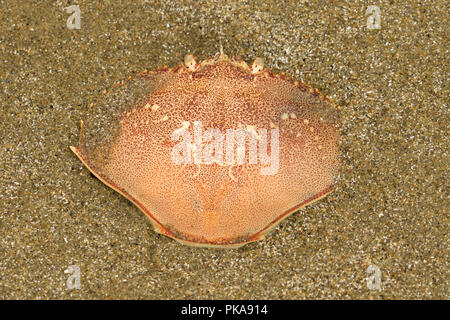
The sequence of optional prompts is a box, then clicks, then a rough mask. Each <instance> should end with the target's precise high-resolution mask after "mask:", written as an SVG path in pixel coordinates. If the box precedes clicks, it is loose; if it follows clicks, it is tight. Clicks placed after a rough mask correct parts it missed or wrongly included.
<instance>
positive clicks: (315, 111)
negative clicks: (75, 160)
mask: <svg viewBox="0 0 450 320" xmlns="http://www.w3.org/2000/svg"><path fill="white" fill-rule="evenodd" d="M338 109H339V108H338V107H336V106H335V105H334V104H333V103H332V102H331V101H330V100H329V99H328V98H327V97H324V96H322V95H321V94H320V93H319V92H318V91H317V90H315V89H312V88H311V87H310V86H308V85H306V84H305V83H303V82H298V81H295V80H294V79H291V78H289V77H287V76H284V75H276V74H273V73H272V72H271V71H270V70H268V69H267V68H265V69H264V68H263V62H262V60H261V59H259V58H258V59H256V60H255V63H254V64H253V65H252V66H248V65H247V64H246V63H245V62H244V61H242V60H240V59H229V58H228V57H227V56H226V55H224V54H218V55H216V57H215V58H213V59H207V60H205V61H203V62H202V63H200V64H198V63H197V62H196V61H195V59H194V58H193V57H192V56H187V57H186V59H185V63H184V64H180V65H178V66H177V67H176V68H173V69H169V68H167V67H165V68H163V69H159V70H155V71H150V72H149V71H145V72H143V73H141V74H139V75H138V76H136V77H134V78H128V79H127V80H126V81H124V82H122V83H117V84H116V85H115V86H114V87H113V88H112V89H111V90H109V91H104V92H103V94H102V96H101V97H100V98H99V99H98V101H97V102H96V103H93V104H91V107H90V111H89V115H88V117H87V119H86V120H84V121H82V124H81V133H80V140H79V145H78V146H77V147H71V149H72V150H73V152H75V154H76V155H77V156H78V157H79V158H80V160H81V161H82V162H83V163H84V165H85V166H86V167H87V168H88V169H89V170H90V171H91V172H92V173H93V174H94V175H95V176H97V177H98V178H99V179H100V180H101V181H103V182H104V183H105V184H106V185H108V186H109V187H111V188H113V189H114V190H116V191H118V192H119V193H121V194H122V195H123V196H125V197H126V198H128V199H129V200H130V201H132V202H133V203H134V204H135V205H136V206H137V207H138V208H139V209H141V210H142V211H143V212H144V213H145V214H146V215H147V216H148V217H149V218H150V221H151V223H152V224H153V226H154V227H155V229H156V231H157V232H159V233H161V234H164V235H166V236H169V237H171V238H173V239H175V240H177V241H179V242H181V243H184V244H188V245H195V246H214V247H237V246H241V245H243V244H246V243H249V242H253V241H256V240H260V239H262V238H263V236H264V235H265V234H266V233H267V232H268V231H269V230H270V229H271V228H273V227H274V226H275V225H276V224H277V223H279V222H280V221H281V220H282V219H284V218H286V217H287V216H289V215H290V214H291V213H293V212H295V211H296V210H297V209H299V208H300V207H302V206H304V205H306V204H309V203H311V202H313V201H316V200H318V199H320V198H321V197H323V196H325V195H327V194H328V193H329V192H331V191H332V190H333V187H334V185H335V183H336V179H337V176H338V167H339V160H338V146H337V145H338V138H339V115H338V113H339V112H338V111H339V110H338ZM194 123H197V124H198V123H201V125H202V128H203V131H206V130H207V129H210V128H214V129H217V130H219V131H220V132H223V133H224V136H225V132H226V130H227V129H237V128H242V129H244V130H247V131H248V132H249V134H250V135H254V136H255V137H256V138H257V141H259V140H260V137H259V136H258V135H259V132H260V131H259V129H266V130H267V132H268V135H270V132H274V131H273V130H277V132H278V140H277V142H278V168H277V170H276V172H275V173H273V174H262V168H264V167H266V168H267V166H268V164H267V162H266V163H264V164H263V163H261V162H258V163H256V164H255V163H254V162H253V163H250V161H249V158H250V156H249V155H246V156H245V161H244V163H242V161H241V162H236V161H234V162H233V161H231V162H230V161H228V162H227V161H223V162H219V161H217V162H213V163H204V162H201V161H197V162H195V161H191V162H183V163H175V162H174V160H173V150H174V148H176V146H177V144H179V143H180V142H179V141H174V139H173V134H174V132H176V133H185V132H187V133H190V135H187V137H189V136H193V135H195V133H194V134H193V131H194ZM210 138H211V137H210ZM267 140H270V138H269V137H267ZM209 142H211V141H209ZM274 143H275V140H270V141H268V143H267V150H271V149H272V152H275V150H276V149H275V144H274ZM224 144H225V143H224ZM207 145H208V143H207V142H205V141H203V142H201V143H200V144H196V145H195V142H193V143H192V144H190V150H188V149H189V148H187V149H186V150H184V151H186V154H187V153H188V152H191V155H192V154H194V153H195V152H196V151H198V149H199V148H200V149H202V148H205V147H207ZM188 146H189V144H188ZM195 146H196V147H195ZM245 147H247V150H248V151H249V152H250V139H248V140H246V142H245ZM258 148H262V147H261V146H259V147H258ZM203 151H204V150H203ZM203 151H202V152H203ZM215 152H216V154H215V155H216V156H217V155H218V154H217V150H215ZM268 153H270V152H268ZM200 154H201V153H200ZM212 154H214V152H213V153H212ZM236 154H237V152H236ZM223 158H224V159H225V156H224V157H223ZM191 159H192V157H191ZM233 159H234V158H233Z"/></svg>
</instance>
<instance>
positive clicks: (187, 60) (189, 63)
mask: <svg viewBox="0 0 450 320" xmlns="http://www.w3.org/2000/svg"><path fill="white" fill-rule="evenodd" d="M184 65H185V66H186V68H188V69H189V70H191V71H194V70H195V69H196V68H197V61H195V58H194V56H193V55H192V54H187V55H186V56H185V57H184Z"/></svg>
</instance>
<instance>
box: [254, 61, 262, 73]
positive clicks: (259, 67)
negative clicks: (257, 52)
mask: <svg viewBox="0 0 450 320" xmlns="http://www.w3.org/2000/svg"><path fill="white" fill-rule="evenodd" d="M263 69H264V59H263V58H256V59H255V61H254V62H253V64H252V73H258V72H260V71H262V70H263Z"/></svg>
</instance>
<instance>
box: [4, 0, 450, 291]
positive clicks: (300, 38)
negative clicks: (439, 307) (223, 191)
mask: <svg viewBox="0 0 450 320" xmlns="http://www.w3.org/2000/svg"><path fill="white" fill-rule="evenodd" d="M417 2H418V1H396V2H395V3H394V1H377V2H376V3H377V5H378V7H379V9H380V14H381V25H380V28H379V29H369V28H367V19H368V16H369V15H370V14H369V15H366V9H367V6H368V4H367V3H366V2H363V1H348V2H347V1H328V0H327V1H289V2H288V3H289V4H285V3H284V2H282V1H248V2H237V1H236V2H234V1H230V2H223V3H218V4H216V3H212V1H208V2H207V3H205V4H200V2H199V1H142V2H141V1H136V3H131V1H130V3H129V4H128V3H127V4H118V3H117V2H116V1H77V2H76V3H75V2H72V1H71V2H68V1H57V2H52V1H12V0H7V1H3V2H1V3H0V8H1V10H0V58H1V64H0V98H1V99H0V106H1V114H0V123H1V126H0V138H1V139H0V151H1V152H0V171H1V172H2V174H1V175H0V235H1V237H0V298H1V299H17V298H19V299H24V298H27V299H49V298H52V299H55V298H56V299H61V298H72V299H80V298H84V299H86V298H100V299H116V298H124V299H129V298H146V299H184V298H200V299H206V298H208V299H209V298H216V299H226V298H228V299H229V298H231V299H234V298H237V299H266V298H271V299H305V298H306V299H311V298H319V299H331V298H338V299H365V298H369V299H385V298H388V299H404V298H406V299H419V298H425V299H431V298H436V299H448V298H449V292H448V285H447V281H448V276H449V272H448V244H449V239H448V214H447V213H446V212H448V207H449V203H448V187H447V185H448V184H447V179H446V176H447V173H448V162H449V156H448V127H449V123H448V114H447V108H448V97H449V89H448V76H449V73H448V72H449V66H448V59H447V57H448V21H449V15H448V12H449V10H448V4H447V2H446V1H443V0H439V1H420V3H421V4H418V3H417ZM72 4H78V5H79V7H80V10H81V26H80V29H74V30H70V29H68V28H67V26H66V20H67V19H68V17H69V16H70V13H67V12H65V11H64V10H63V8H65V7H67V6H69V5H72ZM219 43H221V44H222V45H223V47H224V50H225V52H226V53H227V54H228V55H230V56H240V57H241V58H243V59H244V60H246V61H247V62H248V63H251V62H252V61H253V60H254V59H255V57H257V56H261V57H265V59H266V65H268V66H270V67H271V68H272V70H274V71H276V72H281V71H284V72H286V73H287V74H289V75H291V76H294V77H296V78H297V79H299V80H303V81H305V82H307V83H309V84H310V85H311V86H313V87H315V88H317V89H319V90H320V91H321V92H322V93H324V94H326V95H328V96H330V97H331V98H332V99H333V100H334V101H335V102H336V103H337V104H338V105H340V106H341V109H342V120H343V130H342V139H341V145H340V148H341V153H342V164H343V166H342V172H341V177H340V180H339V183H338V185H337V188H336V190H335V192H333V193H332V194H330V195H329V196H328V197H326V198H324V199H321V200H320V201H318V202H315V203H314V204H312V205H309V206H307V207H304V208H302V209H301V210H300V211H299V212H297V213H296V214H294V215H292V216H291V217H289V218H288V219H287V220H285V221H284V222H282V223H281V224H280V225H279V226H278V227H277V228H276V229H275V230H274V231H273V232H272V233H270V234H269V235H268V236H267V238H266V239H265V240H264V241H260V242H257V243H252V244H249V245H246V246H244V247H241V248H239V249H231V250H218V249H201V248H192V247H187V246H183V245H180V244H178V243H177V242H175V241H174V240H171V239H169V238H166V237H164V236H162V235H159V234H157V233H155V232H154V231H153V228H152V226H151V224H150V222H149V221H148V219H147V218H146V217H145V215H144V214H143V213H141V212H140V211H139V210H138V209H137V208H136V207H135V206H134V205H133V204H132V203H130V202H129V201H128V200H126V199H125V198H124V197H122V196H120V195H119V194H118V193H116V192H114V191H113V190H111V189H110V188H108V187H106V186H105V185H104V184H103V183H102V182H101V181H99V180H98V179H96V178H95V177H93V175H91V174H90V173H89V171H88V170H87V169H86V168H85V167H83V165H82V163H81V162H80V161H79V160H78V159H77V158H76V156H75V155H74V154H73V153H72V152H71V151H70V150H69V146H70V145H75V144H76V143H77V141H78V136H79V126H80V120H81V119H82V118H83V117H84V115H85V114H86V111H87V109H88V106H89V104H90V103H91V102H92V101H94V100H95V99H96V97H97V96H98V95H99V94H100V93H101V92H102V91H103V90H104V89H108V88H110V87H111V86H112V85H113V84H114V83H115V82H117V81H120V80H124V79H125V78H127V77H128V76H131V75H135V74H137V73H139V72H141V71H143V70H144V69H149V70H150V69H154V68H157V67H161V66H163V65H169V66H175V65H176V64H178V63H179V62H180V61H182V60H183V58H184V55H185V54H186V53H192V54H194V55H195V56H196V57H197V58H198V59H199V60H202V59H205V58H206V57H208V56H212V55H214V54H215V53H216V52H217V51H218V50H219ZM446 141H447V142H446ZM71 265H76V266H78V267H79V268H80V284H81V287H80V288H79V289H76V288H73V289H70V288H68V287H67V283H66V282H67V279H68V277H69V274H67V273H64V271H65V270H66V269H67V268H68V267H69V266H71ZM370 265H373V266H375V269H374V270H378V271H379V272H380V275H381V282H380V287H379V289H377V288H376V284H375V288H374V286H370V285H369V286H368V285H367V277H368V276H371V275H373V274H374V273H372V272H369V273H368V272H367V270H368V267H369V266H370Z"/></svg>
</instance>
